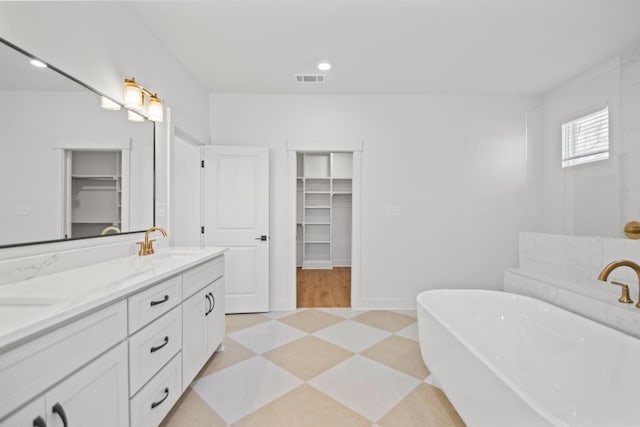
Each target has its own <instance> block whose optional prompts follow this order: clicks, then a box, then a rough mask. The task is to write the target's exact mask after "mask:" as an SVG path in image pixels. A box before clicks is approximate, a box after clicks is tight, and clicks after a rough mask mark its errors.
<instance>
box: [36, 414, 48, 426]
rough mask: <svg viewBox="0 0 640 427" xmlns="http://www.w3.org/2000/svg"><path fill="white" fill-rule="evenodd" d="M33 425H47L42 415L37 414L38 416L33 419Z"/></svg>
mask: <svg viewBox="0 0 640 427" xmlns="http://www.w3.org/2000/svg"><path fill="white" fill-rule="evenodd" d="M33 427H47V423H45V422H44V420H43V419H42V417H40V416H38V418H36V419H35V420H33Z"/></svg>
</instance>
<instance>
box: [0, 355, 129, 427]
mask: <svg viewBox="0 0 640 427" xmlns="http://www.w3.org/2000/svg"><path fill="white" fill-rule="evenodd" d="M126 355H127V351H126V343H121V344H119V345H118V346H117V347H115V348H114V349H112V350H110V351H108V352H107V353H106V354H104V355H103V356H101V357H100V358H99V359H97V360H96V361H94V362H92V363H91V364H89V365H87V366H85V367H84V368H82V369H81V370H79V371H78V372H76V373H75V374H73V375H72V376H70V377H69V378H67V379H66V380H64V381H63V382H62V383H60V384H58V385H57V386H55V387H53V388H52V389H51V390H49V391H48V392H47V393H45V394H44V396H41V397H38V398H36V399H34V400H32V401H31V402H29V403H28V404H27V405H26V406H25V407H24V408H22V409H21V410H19V411H18V412H16V413H15V414H13V415H12V416H10V417H9V418H8V419H6V420H5V421H3V422H2V426H3V427H4V426H7V427H26V426H29V427H31V426H35V427H54V426H62V427H66V426H92V427H126V426H128V425H129V401H128V399H127V397H126V396H123V394H122V392H123V391H126V390H127V356H126Z"/></svg>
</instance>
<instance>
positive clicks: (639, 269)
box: [598, 260, 640, 308]
mask: <svg viewBox="0 0 640 427" xmlns="http://www.w3.org/2000/svg"><path fill="white" fill-rule="evenodd" d="M618 267H629V268H630V269H632V270H633V271H635V272H636V275H637V276H638V285H639V286H640V265H638V264H636V263H635V262H633V261H627V260H619V261H613V262H610V263H609V264H607V265H606V266H605V267H604V268H603V269H602V271H601V272H600V274H599V275H598V280H602V281H603V282H606V281H607V278H608V277H609V274H611V272H612V271H613V270H615V269H616V268H618ZM611 284H612V285H618V286H620V287H622V295H621V296H620V298H619V299H618V301H620V302H623V303H625V304H631V303H633V300H632V299H631V298H630V297H629V286H627V285H625V284H624V283H620V282H614V281H611ZM639 298H640V297H639ZM636 307H638V308H640V300H639V301H638V303H637V304H636Z"/></svg>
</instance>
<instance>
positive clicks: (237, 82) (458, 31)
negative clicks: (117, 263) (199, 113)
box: [129, 0, 640, 94]
mask: <svg viewBox="0 0 640 427" xmlns="http://www.w3.org/2000/svg"><path fill="white" fill-rule="evenodd" d="M129 7H130V8H131V10H132V11H133V12H134V13H135V14H137V15H138V17H139V18H140V20H142V21H143V23H144V24H145V25H146V26H147V27H148V28H149V29H150V30H151V31H152V32H153V33H154V34H155V35H156V37H157V38H158V39H159V40H160V41H161V42H162V43H163V44H164V45H166V46H167V48H168V49H169V50H170V51H171V52H172V53H173V54H174V55H175V57H176V58H177V59H178V60H179V61H181V62H182V63H183V64H184V65H185V66H186V67H187V68H188V69H189V70H190V71H191V73H192V74H193V75H194V76H195V78H196V79H197V80H199V81H200V82H201V83H202V84H203V85H204V86H205V87H206V88H207V89H208V90H209V91H211V92H239V93H354V94H369V93H372V94H373V93H375V94H387V93H389V94H420V93H451V94H539V93H543V92H545V91H547V90H549V89H552V88H554V87H556V86H558V85H559V84H561V83H563V82H564V81H566V80H567V79H569V78H570V77H572V76H574V75H575V74H577V73H579V72H582V71H585V70H587V69H589V68H590V67H593V66H595V65H598V64H599V63H601V62H603V61H605V60H607V59H610V58H611V57H613V56H615V55H618V54H620V53H623V52H625V51H627V50H628V49H631V48H633V47H638V46H640V0H315V1H310V0H268V1H267V0H201V1H184V0H183V1H160V2H132V3H129ZM324 59H327V60H329V61H330V62H331V63H332V64H333V69H332V70H331V71H329V72H327V73H326V76H327V81H326V83H324V84H306V85H305V84H299V83H296V82H295V79H294V75H295V74H297V73H318V70H317V69H316V65H317V62H318V61H320V60H324Z"/></svg>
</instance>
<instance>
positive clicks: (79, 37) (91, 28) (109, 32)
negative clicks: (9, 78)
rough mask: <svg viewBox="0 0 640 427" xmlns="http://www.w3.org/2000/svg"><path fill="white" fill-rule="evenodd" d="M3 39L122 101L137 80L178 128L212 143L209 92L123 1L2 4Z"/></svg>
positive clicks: (1, 32) (0, 14)
mask: <svg viewBox="0 0 640 427" xmlns="http://www.w3.org/2000/svg"><path fill="white" fill-rule="evenodd" d="M149 7H153V3H149ZM0 37H3V38H5V39H7V40H9V41H10V42H12V43H14V44H16V45H18V46H20V47H21V48H23V49H25V50H27V51H29V52H31V53H32V54H34V55H36V56H38V57H40V58H42V59H43V60H45V61H47V62H50V63H51V64H52V65H54V66H56V67H58V68H60V69H62V70H63V71H65V72H67V73H68V74H71V75H72V76H74V77H76V78H78V79H80V80H82V81H83V82H85V83H87V84H89V85H90V86H92V87H94V88H96V89H98V90H99V91H102V92H104V93H105V94H107V95H109V96H111V97H113V98H115V99H118V100H122V92H123V88H122V84H123V79H124V78H125V77H135V78H136V80H137V81H138V82H140V83H141V84H143V85H144V86H145V87H148V88H149V89H151V90H153V91H155V92H157V93H158V94H159V95H160V97H161V98H163V99H164V100H165V101H166V103H167V104H168V105H169V106H171V109H172V116H173V120H174V123H177V124H179V125H180V127H181V128H183V129H185V130H187V131H188V132H190V133H191V134H192V135H194V136H195V137H197V138H199V139H201V140H204V141H206V140H207V139H208V127H207V126H208V124H207V111H208V106H207V94H206V91H205V90H204V87H203V86H201V85H200V84H199V83H198V82H197V81H196V80H195V79H194V78H193V77H192V76H191V75H190V74H189V72H188V71H187V70H186V69H185V68H184V67H183V66H182V65H181V64H180V63H179V62H178V61H177V60H176V58H175V57H174V56H173V55H172V54H171V53H170V52H169V50H168V49H167V48H166V47H165V46H164V45H162V43H160V41H159V40H158V39H157V38H156V37H155V36H154V35H153V34H152V33H151V32H150V31H149V30H147V29H146V28H145V27H144V25H143V24H142V22H141V21H140V20H138V19H137V18H136V16H135V14H134V11H133V9H130V8H128V7H127V6H126V5H124V4H122V3H120V2H73V1H51V2H0Z"/></svg>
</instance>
